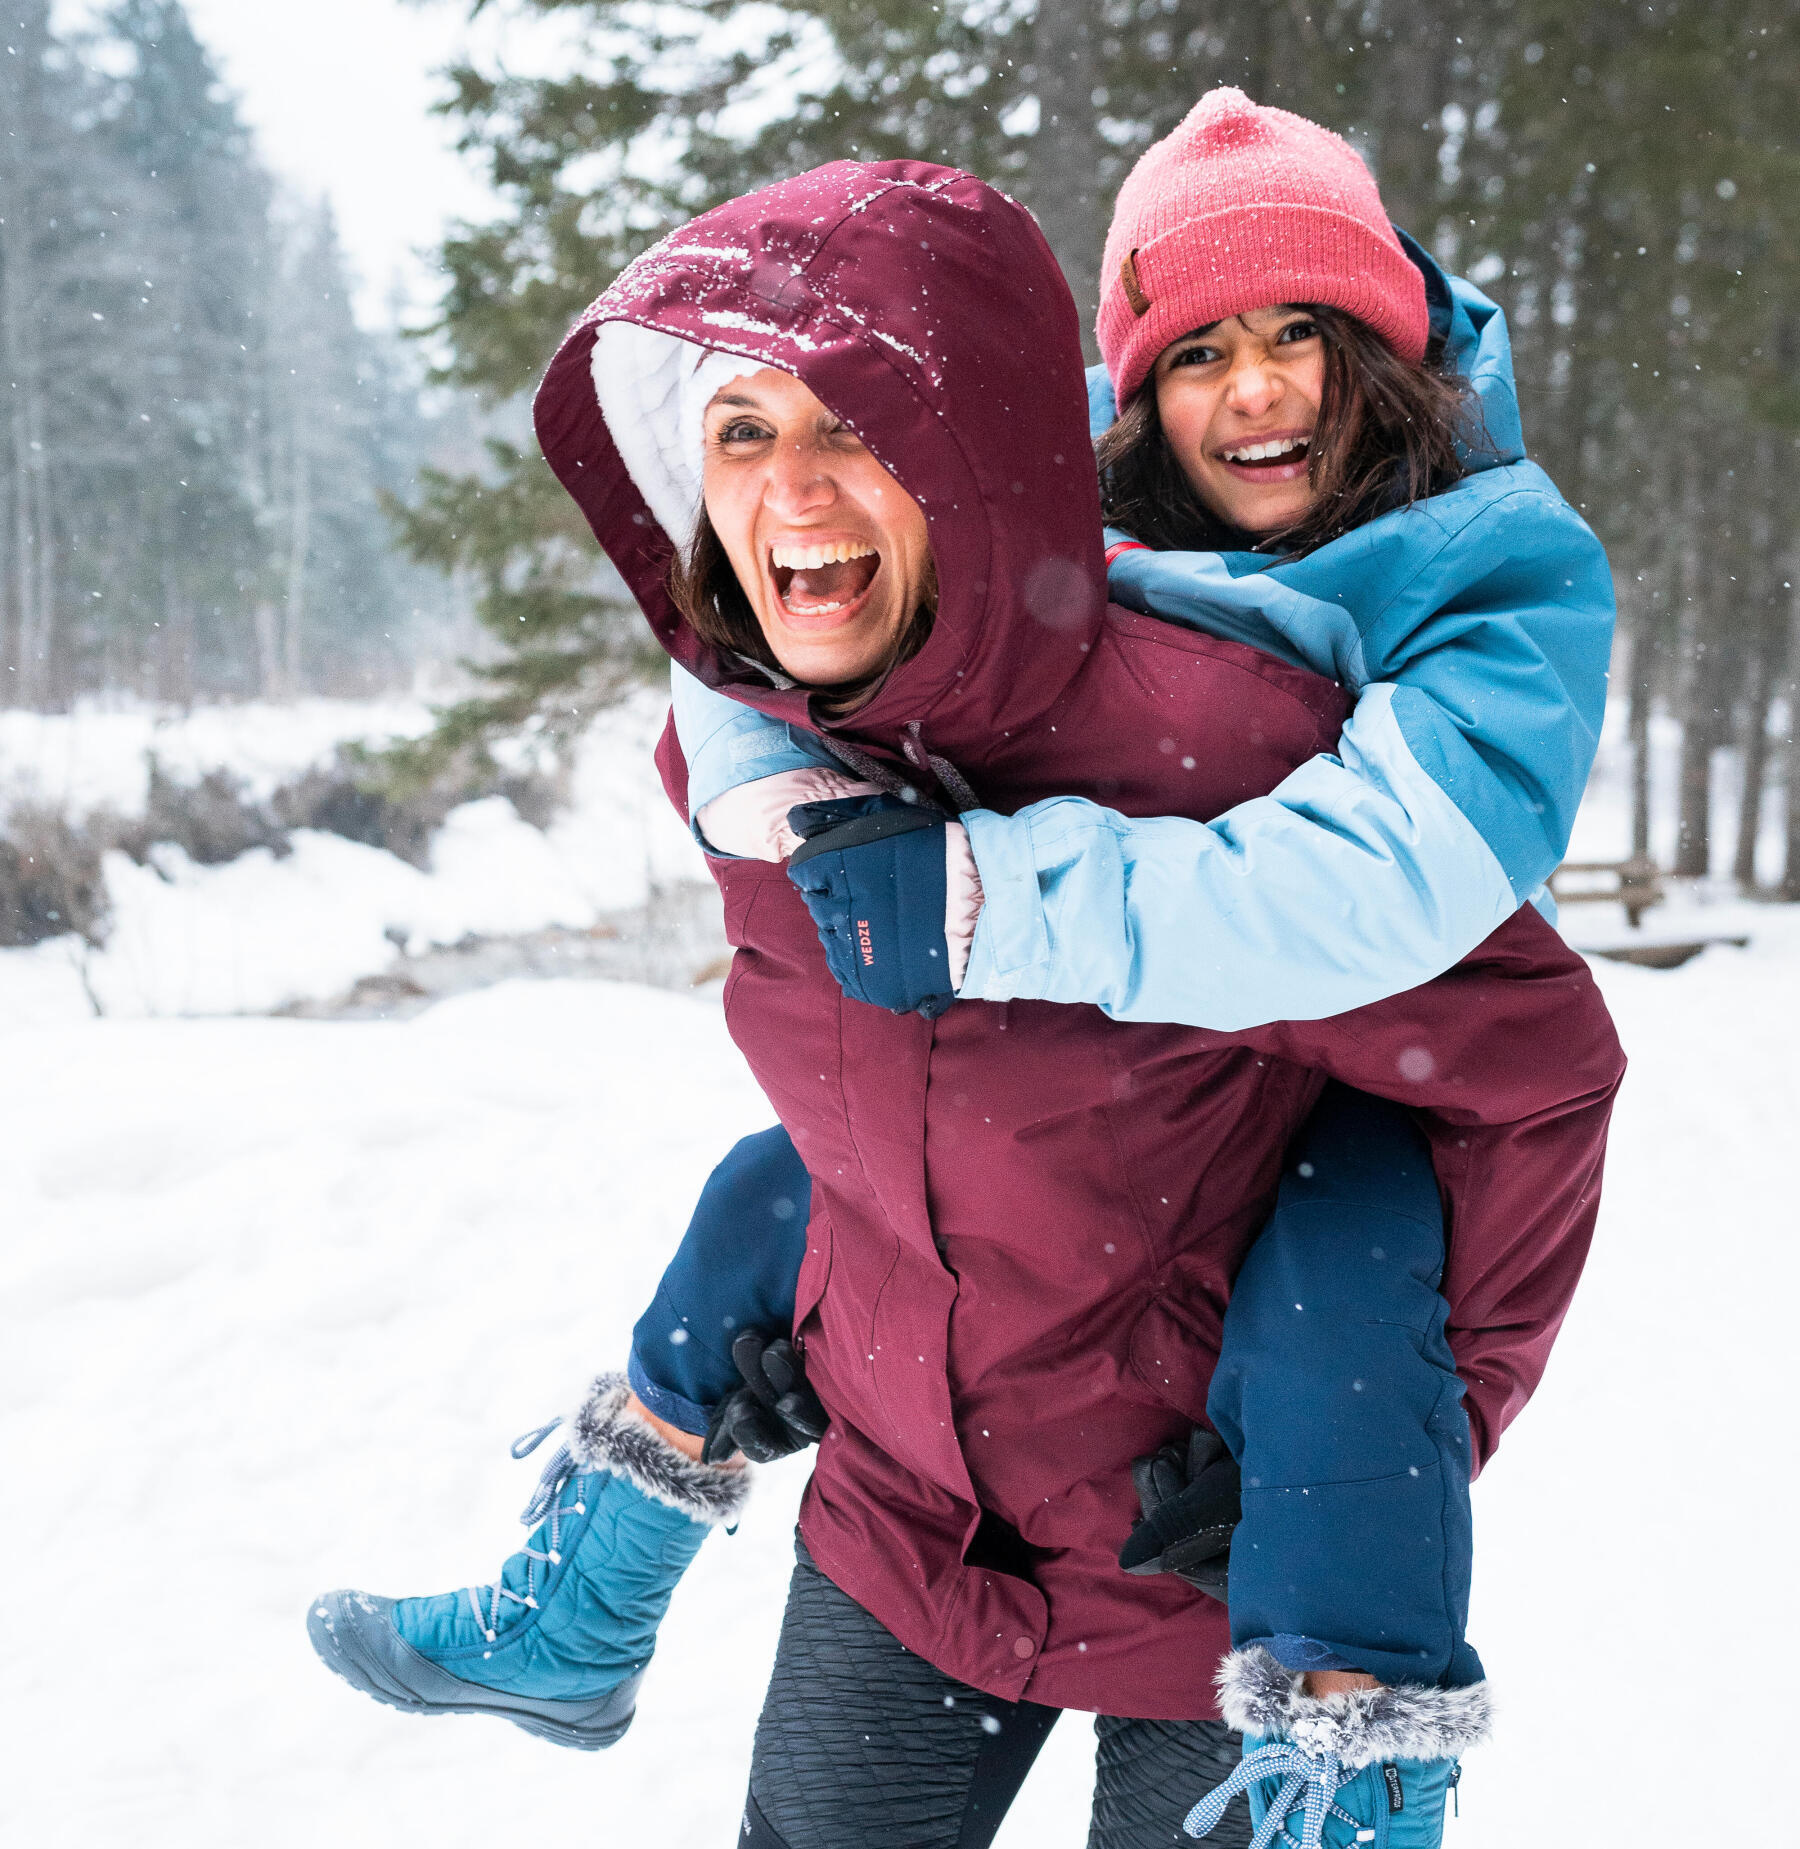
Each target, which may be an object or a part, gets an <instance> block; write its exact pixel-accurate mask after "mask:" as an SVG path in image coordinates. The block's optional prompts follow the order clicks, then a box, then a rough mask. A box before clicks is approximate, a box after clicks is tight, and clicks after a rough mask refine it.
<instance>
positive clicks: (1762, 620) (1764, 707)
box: [1731, 436, 1787, 893]
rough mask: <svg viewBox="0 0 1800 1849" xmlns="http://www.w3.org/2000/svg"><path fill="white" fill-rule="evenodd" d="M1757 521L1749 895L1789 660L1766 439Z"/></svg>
mask: <svg viewBox="0 0 1800 1849" xmlns="http://www.w3.org/2000/svg"><path fill="white" fill-rule="evenodd" d="M1752 479H1753V480H1754V481H1755V483H1756V484H1757V508H1756V518H1755V520H1754V522H1753V524H1752V529H1751V534H1750V542H1751V543H1750V550H1749V557H1748V563H1749V566H1750V582H1751V583H1752V585H1753V586H1754V588H1755V594H1756V601H1755V609H1756V626H1755V629H1754V631H1753V633H1752V635H1751V639H1750V660H1749V665H1748V672H1747V673H1746V675H1745V687H1744V699H1745V712H1744V747H1743V778H1744V780H1743V788H1742V791H1741V792H1740V796H1739V801H1738V826H1737V846H1736V849H1735V851H1734V853H1733V855H1732V865H1731V871H1732V877H1733V878H1734V879H1735V880H1736V881H1737V883H1738V887H1739V889H1740V890H1741V891H1744V892H1747V893H1749V892H1755V890H1756V843H1757V838H1758V836H1760V835H1761V833H1762V818H1763V796H1764V785H1765V784H1766V783H1767V781H1768V769H1769V720H1770V717H1771V716H1772V709H1773V707H1774V704H1775V699H1776V694H1777V690H1778V688H1779V687H1780V684H1781V670H1782V668H1783V666H1784V665H1785V663H1786V658H1787V610H1786V606H1785V602H1784V601H1783V590H1782V584H1781V557H1780V537H1779V535H1778V534H1777V532H1776V524H1775V523H1776V509H1775V507H1774V506H1773V505H1772V498H1773V494H1774V492H1775V485H1776V483H1777V481H1778V480H1779V476H1778V458H1777V455H1776V450H1775V445H1774V443H1773V441H1772V440H1771V439H1770V438H1769V437H1767V436H1763V437H1761V438H1759V439H1758V441H1757V446H1756V468H1755V472H1754V474H1753V476H1752Z"/></svg>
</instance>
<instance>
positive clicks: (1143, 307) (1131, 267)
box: [1119, 250, 1150, 315]
mask: <svg viewBox="0 0 1800 1849" xmlns="http://www.w3.org/2000/svg"><path fill="white" fill-rule="evenodd" d="M1119 281H1120V283H1121V285H1122V286H1123V287H1124V290H1125V299H1126V301H1128V302H1129V303H1130V304H1131V312H1132V313H1133V314H1134V315H1147V314H1148V313H1149V312H1150V298H1149V296H1147V295H1146V294H1145V293H1144V288H1143V284H1142V283H1140V282H1139V281H1138V273H1137V252H1136V251H1135V250H1128V251H1127V252H1126V253H1125V258H1124V261H1123V262H1122V263H1121V264H1120V265H1119Z"/></svg>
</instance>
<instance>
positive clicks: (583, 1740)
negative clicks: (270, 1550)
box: [306, 1592, 644, 1753]
mask: <svg viewBox="0 0 1800 1849" xmlns="http://www.w3.org/2000/svg"><path fill="white" fill-rule="evenodd" d="M392 1603H393V1601H392V1600H390V1599H377V1598H371V1597H369V1596H368V1595H367V1594H365V1593H361V1592H328V1593H327V1594H326V1595H325V1596H324V1597H323V1598H320V1599H314V1600H313V1602H312V1605H311V1607H310V1609H309V1610H308V1612H307V1614H306V1634H307V1637H308V1639H309V1640H310V1641H311V1643H312V1647H313V1650H314V1652H315V1653H316V1654H317V1656H318V1658H319V1660H320V1662H322V1663H323V1664H324V1665H325V1667H326V1668H327V1669H329V1670H330V1671H331V1672H332V1674H333V1675H335V1676H338V1677H340V1678H341V1679H342V1680H343V1681H345V1682H347V1683H349V1685H350V1686H351V1687H352V1688H353V1689H357V1690H359V1691H360V1692H361V1693H362V1694H364V1695H368V1696H372V1697H373V1698H374V1699H375V1700H376V1701H379V1702H381V1703H382V1704H383V1706H385V1707H389V1708H394V1709H397V1710H398V1711H399V1712H400V1713H402V1714H425V1715H432V1714H488V1715H492V1716H493V1717H494V1718H495V1719H496V1720H505V1721H511V1722H512V1724H513V1725H514V1726H515V1727H522V1728H523V1729H524V1730H525V1732H527V1733H529V1734H535V1735H536V1736H537V1737H538V1738H539V1739H540V1740H549V1741H550V1742H552V1744H554V1745H556V1746H569V1747H573V1748H575V1750H576V1751H577V1752H583V1753H597V1752H600V1751H601V1750H602V1749H603V1748H605V1747H608V1746H611V1745H613V1744H614V1743H615V1742H616V1741H617V1740H619V1739H620V1738H621V1737H622V1736H623V1735H624V1733H625V1730H626V1729H627V1728H628V1727H629V1726H630V1725H631V1723H632V1720H633V1718H634V1717H635V1715H636V1713H637V1690H638V1684H639V1683H640V1682H642V1681H643V1679H644V1678H643V1673H642V1672H641V1671H640V1672H639V1673H638V1674H636V1675H632V1676H627V1677H626V1679H625V1680H624V1681H623V1682H621V1683H620V1684H619V1685H618V1687H616V1688H613V1689H609V1690H608V1691H607V1692H606V1693H605V1694H604V1695H599V1696H596V1697H595V1698H594V1699H593V1700H592V1701H580V1702H577V1701H538V1700H533V1699H532V1698H531V1697H530V1696H527V1695H508V1694H507V1693H505V1692H504V1691H503V1690H501V1689H485V1688H482V1687H481V1686H480V1684H479V1683H474V1682H465V1681H463V1680H462V1678H461V1677H460V1676H453V1675H451V1674H450V1672H449V1671H448V1670H447V1669H440V1668H439V1667H438V1665H437V1664H436V1663H434V1662H432V1661H431V1659H430V1658H429V1657H427V1656H421V1655H420V1654H419V1652H418V1651H417V1650H415V1649H414V1648H413V1647H412V1646H411V1645H410V1644H409V1643H408V1642H407V1641H406V1639H405V1638H403V1637H402V1636H401V1635H400V1634H399V1632H397V1631H396V1630H395V1629H394V1627H393V1624H392V1622H391V1621H390V1619H389V1618H388V1615H387V1614H388V1610H389V1608H390V1607H391V1605H392Z"/></svg>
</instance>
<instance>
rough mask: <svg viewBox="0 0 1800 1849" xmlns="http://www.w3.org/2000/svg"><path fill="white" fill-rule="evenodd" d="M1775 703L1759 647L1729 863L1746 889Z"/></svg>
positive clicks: (1752, 884)
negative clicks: (1772, 711) (1742, 780)
mask: <svg viewBox="0 0 1800 1849" xmlns="http://www.w3.org/2000/svg"><path fill="white" fill-rule="evenodd" d="M1769 640H1771V641H1772V640H1773V638H1770V639H1769ZM1774 704H1775V675H1774V671H1773V668H1772V666H1771V665H1770V664H1769V662H1768V658H1767V654H1766V651H1765V650H1762V649H1759V650H1758V651H1757V658H1756V662H1755V664H1754V666H1753V668H1752V671H1751V677H1750V693H1749V702H1748V706H1747V709H1746V711H1745V715H1744V789H1743V796H1742V798H1741V800H1740V801H1739V803H1738V826H1737V848H1736V850H1735V852H1734V853H1733V855H1732V862H1731V874H1732V878H1733V879H1735V880H1736V881H1737V883H1738V885H1739V886H1740V887H1741V888H1742V889H1743V890H1744V891H1745V892H1754V891H1755V890H1756V840H1757V836H1758V835H1760V834H1761V833H1762V815H1763V786H1764V784H1765V783H1767V781H1768V775H1769V718H1770V709H1771V708H1772V707H1773V706H1774Z"/></svg>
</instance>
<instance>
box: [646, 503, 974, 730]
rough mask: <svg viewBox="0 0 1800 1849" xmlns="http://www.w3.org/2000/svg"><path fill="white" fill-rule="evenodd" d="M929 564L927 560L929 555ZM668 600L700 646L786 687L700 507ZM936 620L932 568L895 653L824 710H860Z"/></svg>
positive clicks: (839, 691) (834, 694) (834, 690)
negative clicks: (765, 673)
mask: <svg viewBox="0 0 1800 1849" xmlns="http://www.w3.org/2000/svg"><path fill="white" fill-rule="evenodd" d="M927 557H928V559H929V554H928V555H927ZM669 596H670V597H671V599H673V601H674V604H675V608H676V609H677V610H679V611H680V612H681V614H682V615H683V616H684V617H686V618H687V620H688V622H689V624H690V625H691V626H692V627H693V629H694V632H695V633H696V634H697V635H698V636H699V637H700V639H701V640H702V641H703V642H710V643H711V644H712V646H713V647H714V648H716V649H718V650H720V651H721V652H722V653H724V654H726V655H732V656H736V657H737V658H738V659H739V660H742V661H753V662H755V663H756V664H757V665H758V666H759V667H762V668H766V669H768V670H769V672H770V673H771V674H773V675H776V676H778V677H780V684H784V685H785V684H788V682H787V677H786V671H785V670H784V669H783V668H782V665H781V663H780V662H778V661H777V660H776V659H775V654H774V651H773V650H772V649H771V648H770V647H769V644H768V642H767V641H766V640H765V639H764V636H763V632H762V624H761V623H759V622H758V621H757V620H756V612H755V611H754V610H753V609H752V608H751V607H750V599H749V598H748V597H747V596H745V594H744V587H743V586H742V585H741V584H740V583H739V582H738V575H737V572H736V571H735V570H734V569H733V567H732V563H731V559H730V557H729V555H728V554H727V553H726V551H725V542H724V541H723V540H722V539H720V537H719V534H718V530H717V528H715V527H714V525H713V523H712V518H711V516H710V515H709V514H708V513H707V511H706V509H705V507H704V506H702V507H701V509H700V522H699V525H698V526H697V527H695V529H694V538H693V542H692V544H690V545H689V547H688V549H687V550H686V551H685V552H682V551H679V550H678V551H677V552H676V554H675V558H674V561H673V563H671V565H670V566H669ZM936 620H937V570H936V566H935V564H934V565H932V567H931V572H930V575H929V576H928V578H927V579H926V582H925V594H924V596H923V597H922V598H921V599H920V600H919V607H918V608H917V609H916V610H915V611H914V612H913V614H912V620H911V622H909V623H908V624H907V625H906V626H905V628H903V629H902V630H901V631H900V633H899V634H898V635H897V636H896V637H895V638H894V644H893V647H892V648H890V649H889V650H888V652H887V654H886V655H885V656H884V657H883V658H882V660H881V661H880V662H878V663H877V664H876V666H875V667H874V668H872V669H871V670H870V671H869V672H868V673H867V674H865V675H862V676H860V677H859V678H858V679H857V680H855V681H849V682H845V683H843V684H842V685H839V686H835V687H831V688H828V689H826V691H827V692H828V693H829V695H830V696H831V697H830V700H829V701H828V703H827V704H828V710H830V711H835V712H838V713H845V712H848V711H850V710H851V708H853V707H855V706H856V705H858V704H859V703H860V702H861V701H862V699H863V698H864V696H865V695H867V694H869V693H870V692H872V691H873V690H874V689H875V688H876V687H877V686H879V685H880V683H881V682H882V681H884V680H885V679H886V678H887V677H888V675H890V674H891V673H893V671H894V670H895V669H896V668H897V667H899V666H900V665H901V663H902V662H907V661H911V660H912V658H913V656H915V655H916V654H917V653H918V652H919V650H920V649H922V648H923V647H924V646H925V641H926V638H927V637H928V636H929V635H930V634H931V626H932V624H933V623H934V622H935V621H936Z"/></svg>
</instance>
